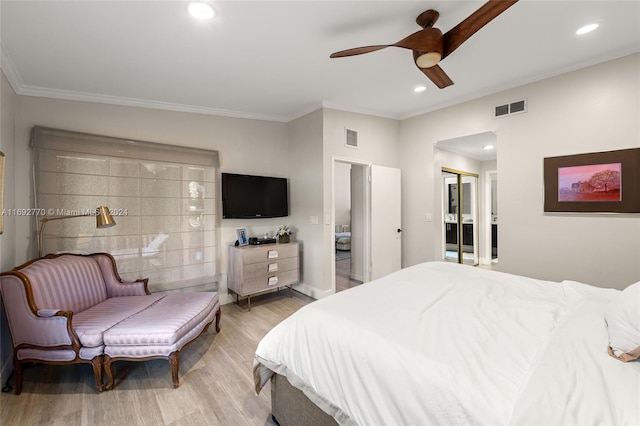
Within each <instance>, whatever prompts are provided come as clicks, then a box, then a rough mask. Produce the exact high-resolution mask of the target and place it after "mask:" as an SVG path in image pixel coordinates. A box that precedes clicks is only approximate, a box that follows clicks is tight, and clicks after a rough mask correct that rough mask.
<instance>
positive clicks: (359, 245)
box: [333, 161, 365, 292]
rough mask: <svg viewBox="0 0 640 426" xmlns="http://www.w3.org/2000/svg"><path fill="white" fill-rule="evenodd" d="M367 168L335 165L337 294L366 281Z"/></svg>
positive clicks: (337, 162) (347, 164)
mask: <svg viewBox="0 0 640 426" xmlns="http://www.w3.org/2000/svg"><path fill="white" fill-rule="evenodd" d="M364 167H365V166H363V165H361V164H352V163H349V162H344V161H336V162H335V165H334V192H333V218H334V256H335V259H334V262H335V273H334V279H335V291H336V292H338V291H343V290H347V289H349V288H352V287H355V286H357V285H360V284H362V283H363V281H364V250H363V247H364V240H363V235H364V233H363V230H364V222H365V214H364V205H365V197H364V190H363V188H364V180H365V178H364Z"/></svg>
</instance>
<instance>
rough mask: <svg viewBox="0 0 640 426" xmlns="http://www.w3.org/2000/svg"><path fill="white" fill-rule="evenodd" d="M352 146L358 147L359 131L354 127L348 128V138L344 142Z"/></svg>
mask: <svg viewBox="0 0 640 426" xmlns="http://www.w3.org/2000/svg"><path fill="white" fill-rule="evenodd" d="M344 144H345V145H346V146H348V147H350V148H357V147H358V132H357V131H356V130H352V129H346V140H345V143H344Z"/></svg>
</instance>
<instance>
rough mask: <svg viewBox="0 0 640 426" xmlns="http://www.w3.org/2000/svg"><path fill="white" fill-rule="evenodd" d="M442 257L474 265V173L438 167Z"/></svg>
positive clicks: (476, 215)
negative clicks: (440, 192) (441, 220)
mask: <svg viewBox="0 0 640 426" xmlns="http://www.w3.org/2000/svg"><path fill="white" fill-rule="evenodd" d="M442 184H443V188H442V194H443V202H442V206H443V214H442V217H443V218H444V226H443V229H444V239H443V240H444V248H443V258H444V260H445V261H447V262H455V263H464V264H468V265H478V263H479V255H478V224H479V222H478V201H477V200H478V195H477V194H478V175H477V174H474V173H469V172H464V171H459V170H453V169H448V168H445V167H443V168H442Z"/></svg>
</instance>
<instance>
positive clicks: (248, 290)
mask: <svg viewBox="0 0 640 426" xmlns="http://www.w3.org/2000/svg"><path fill="white" fill-rule="evenodd" d="M297 282H298V270H297V269H296V270H293V271H285V272H279V273H277V274H271V275H265V276H261V277H255V278H249V279H245V281H244V282H243V283H242V290H241V292H240V296H246V295H250V294H252V293H257V292H260V291H263V290H268V289H270V288H278V287H282V286H285V285H291V284H295V283H297Z"/></svg>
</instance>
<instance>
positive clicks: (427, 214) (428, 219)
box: [424, 213, 431, 222]
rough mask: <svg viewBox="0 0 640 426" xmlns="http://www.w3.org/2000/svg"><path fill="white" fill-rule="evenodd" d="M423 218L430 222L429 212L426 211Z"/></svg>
mask: <svg viewBox="0 0 640 426" xmlns="http://www.w3.org/2000/svg"><path fill="white" fill-rule="evenodd" d="M424 220H425V221H427V222H431V213H426V214H425V215H424Z"/></svg>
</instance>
